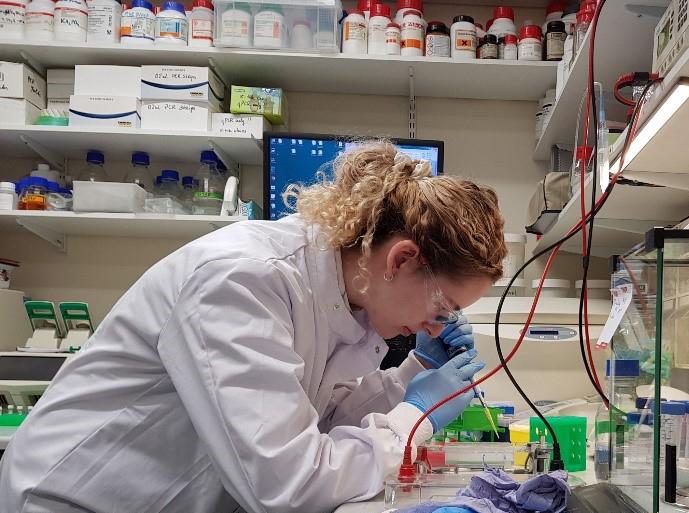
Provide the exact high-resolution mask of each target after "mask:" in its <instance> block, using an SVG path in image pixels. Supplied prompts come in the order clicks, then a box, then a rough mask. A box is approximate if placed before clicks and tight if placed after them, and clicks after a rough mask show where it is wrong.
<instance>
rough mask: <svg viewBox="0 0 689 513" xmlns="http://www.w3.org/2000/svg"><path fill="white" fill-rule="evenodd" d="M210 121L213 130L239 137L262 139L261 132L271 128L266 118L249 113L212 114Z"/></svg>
mask: <svg viewBox="0 0 689 513" xmlns="http://www.w3.org/2000/svg"><path fill="white" fill-rule="evenodd" d="M212 121H213V123H212V130H213V132H217V133H219V134H226V135H232V136H234V137H239V138H244V137H245V138H250V137H253V138H254V139H263V132H268V131H269V130H271V129H272V127H271V126H270V123H268V121H267V120H266V118H264V117H263V116H254V115H251V114H226V113H220V114H213V116H212Z"/></svg>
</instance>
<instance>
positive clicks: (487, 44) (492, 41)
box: [479, 34, 498, 59]
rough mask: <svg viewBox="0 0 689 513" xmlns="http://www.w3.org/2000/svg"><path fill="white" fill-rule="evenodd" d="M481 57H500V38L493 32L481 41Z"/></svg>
mask: <svg viewBox="0 0 689 513" xmlns="http://www.w3.org/2000/svg"><path fill="white" fill-rule="evenodd" d="M479 57H480V58H481V59H497V58H498V38H497V37H496V36H494V35H493V34H486V36H485V37H484V38H483V41H482V42H481V47H480V50H479Z"/></svg>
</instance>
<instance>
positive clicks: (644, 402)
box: [636, 397, 651, 410]
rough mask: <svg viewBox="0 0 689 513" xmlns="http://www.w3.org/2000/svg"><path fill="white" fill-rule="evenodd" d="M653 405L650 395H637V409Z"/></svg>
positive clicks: (645, 408) (644, 408)
mask: <svg viewBox="0 0 689 513" xmlns="http://www.w3.org/2000/svg"><path fill="white" fill-rule="evenodd" d="M650 407H651V401H650V399H649V398H648V397H637V398H636V409H637V410H647V409H648V408H650Z"/></svg>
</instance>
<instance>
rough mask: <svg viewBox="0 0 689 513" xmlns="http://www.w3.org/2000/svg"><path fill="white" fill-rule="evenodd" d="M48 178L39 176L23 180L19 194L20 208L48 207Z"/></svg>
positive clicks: (43, 208)
mask: <svg viewBox="0 0 689 513" xmlns="http://www.w3.org/2000/svg"><path fill="white" fill-rule="evenodd" d="M47 200H48V180H46V179H45V178H40V177H37V176H32V177H29V178H25V179H24V180H23V188H22V192H21V194H20V196H19V201H18V209H19V210H46V209H47V208H48V204H47Z"/></svg>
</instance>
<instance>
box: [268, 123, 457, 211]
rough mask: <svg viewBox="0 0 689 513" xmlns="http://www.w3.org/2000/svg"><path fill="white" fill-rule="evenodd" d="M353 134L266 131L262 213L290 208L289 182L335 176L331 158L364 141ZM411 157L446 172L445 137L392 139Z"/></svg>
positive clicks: (308, 181) (437, 170) (307, 182)
mask: <svg viewBox="0 0 689 513" xmlns="http://www.w3.org/2000/svg"><path fill="white" fill-rule="evenodd" d="M362 140H365V139H362V138H354V137H351V136H338V135H324V134H301V133H289V132H268V133H265V134H264V135H263V215H264V218H265V219H269V220H273V221H274V220H277V219H280V218H281V217H284V216H285V215H288V214H290V213H292V212H291V210H290V209H289V208H288V207H287V206H286V205H285V203H284V201H283V200H282V193H283V192H284V191H285V189H286V188H287V186H288V185H290V184H293V183H301V184H304V185H308V184H311V183H314V182H315V181H316V180H317V173H318V171H319V170H320V171H323V172H324V173H325V174H326V176H328V177H330V178H332V173H333V168H332V165H330V164H332V162H333V161H334V160H335V158H336V157H337V156H338V155H339V154H340V153H342V152H344V151H347V150H349V149H351V148H354V147H356V146H357V145H359V144H361V141H362ZM391 141H392V143H394V144H396V145H397V146H398V147H399V148H400V150H401V151H403V152H404V153H406V154H408V155H409V156H410V157H411V158H412V159H424V160H428V161H429V162H430V164H431V169H432V173H433V175H437V174H441V173H442V172H443V152H444V143H443V141H424V140H421V139H391Z"/></svg>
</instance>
